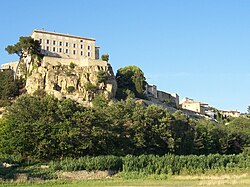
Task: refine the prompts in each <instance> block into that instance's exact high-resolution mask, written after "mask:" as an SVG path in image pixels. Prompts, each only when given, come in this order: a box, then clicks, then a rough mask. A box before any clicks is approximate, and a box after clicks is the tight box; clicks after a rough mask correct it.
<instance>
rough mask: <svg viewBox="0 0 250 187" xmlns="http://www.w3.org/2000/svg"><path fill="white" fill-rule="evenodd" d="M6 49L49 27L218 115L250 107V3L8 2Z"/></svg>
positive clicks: (3, 16) (1, 43)
mask: <svg viewBox="0 0 250 187" xmlns="http://www.w3.org/2000/svg"><path fill="white" fill-rule="evenodd" d="M0 25H1V29H0V64H2V63H5V62H8V61H12V60H17V59H18V57H17V56H15V55H8V54H7V52H6V51H5V50H4V49H5V47H6V46H7V45H10V44H14V43H16V42H17V41H18V38H19V36H28V35H30V34H31V32H32V30H33V29H42V28H44V29H45V30H48V31H56V32H61V33H69V34H72V35H80V36H85V37H93V38H96V41H97V42H96V44H97V45H98V46H100V47H101V51H100V53H101V54H103V53H108V54H109V55H110V63H111V64H112V66H113V69H114V72H116V71H117V69H118V68H121V67H124V66H127V65H136V66H138V67H140V68H141V69H142V70H143V71H144V73H145V76H146V78H147V82H148V83H150V84H155V85H157V86H158V89H159V90H163V91H166V92H176V93H178V94H179V96H180V98H183V97H189V98H193V99H194V100H196V101H202V102H205V103H209V104H211V105H213V106H215V107H216V108H218V109H225V110H238V111H241V112H246V110H247V106H248V105H250V86H249V82H250V1H249V0H171V1H170V0H123V1H122V0H53V1H52V0H41V1H36V0H25V1H17V0H14V1H7V0H4V1H1V6H0Z"/></svg>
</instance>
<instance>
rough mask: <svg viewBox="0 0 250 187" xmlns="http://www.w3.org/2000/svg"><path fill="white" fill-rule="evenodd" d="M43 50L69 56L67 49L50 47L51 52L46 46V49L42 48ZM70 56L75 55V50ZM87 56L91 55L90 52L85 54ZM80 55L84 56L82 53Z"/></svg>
mask: <svg viewBox="0 0 250 187" xmlns="http://www.w3.org/2000/svg"><path fill="white" fill-rule="evenodd" d="M43 49H45V50H47V51H51V52H55V53H56V52H58V53H66V54H70V51H69V49H63V48H56V47H52V48H51V50H50V47H49V46H47V47H46V48H45V47H44V48H43ZM72 54H73V55H76V54H77V50H73V51H72ZM87 54H88V56H90V55H91V53H90V52H88V53H87ZM80 55H81V56H83V55H84V51H80Z"/></svg>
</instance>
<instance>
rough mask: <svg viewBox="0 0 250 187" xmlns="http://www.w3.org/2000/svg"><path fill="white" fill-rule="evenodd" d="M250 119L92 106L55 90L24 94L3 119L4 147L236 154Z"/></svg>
mask: <svg viewBox="0 0 250 187" xmlns="http://www.w3.org/2000/svg"><path fill="white" fill-rule="evenodd" d="M249 128H250V120H249V119H245V118H244V119H242V118H238V119H235V120H232V121H231V122H230V123H229V124H228V125H226V126H225V125H216V124H213V123H212V122H210V121H205V120H204V121H203V120H202V121H194V120H192V119H190V118H189V117H187V116H186V115H184V114H183V113H181V112H180V111H177V112H175V113H174V114H170V113H169V112H168V111H166V110H163V109H162V108H160V107H158V106H155V105H151V106H148V107H146V108H145V107H143V106H142V105H140V104H136V103H135V102H134V101H133V100H126V101H120V102H116V103H110V104H109V105H107V103H106V101H105V100H103V98H100V99H98V100H97V101H96V102H95V105H94V108H84V107H83V106H81V105H79V104H77V103H76V102H74V101H72V100H69V99H65V100H62V101H59V100H57V99H55V98H54V97H52V96H44V97H38V96H28V95H22V96H20V97H19V98H18V99H17V100H16V102H15V103H13V105H11V106H10V107H9V108H8V110H7V113H6V114H5V116H4V117H3V118H2V119H1V120H0V153H1V154H2V157H5V158H6V157H8V155H9V156H10V155H11V156H12V157H13V158H17V160H18V159H19V160H26V161H27V160H40V161H41V160H54V159H60V158H65V157H72V158H78V157H82V156H86V155H93V156H98V155H117V156H124V155H127V154H132V155H141V154H157V155H164V154H166V153H172V154H177V155H189V154H197V155H201V154H210V153H220V154H237V153H240V152H242V150H243V149H244V148H245V147H249V145H250V132H249Z"/></svg>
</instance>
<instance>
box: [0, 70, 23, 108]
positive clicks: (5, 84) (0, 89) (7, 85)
mask: <svg viewBox="0 0 250 187" xmlns="http://www.w3.org/2000/svg"><path fill="white" fill-rule="evenodd" d="M23 87H24V83H23V80H22V79H14V76H13V72H12V70H4V71H0V107H4V106H9V105H10V104H11V102H10V100H11V99H13V98H15V97H16V96H18V95H19V94H21V89H22V88H23Z"/></svg>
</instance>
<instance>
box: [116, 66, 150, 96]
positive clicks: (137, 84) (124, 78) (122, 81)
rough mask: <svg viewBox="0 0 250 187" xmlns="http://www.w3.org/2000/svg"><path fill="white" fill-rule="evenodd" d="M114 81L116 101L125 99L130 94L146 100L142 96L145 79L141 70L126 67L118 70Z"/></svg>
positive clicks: (135, 67) (134, 67)
mask: <svg viewBox="0 0 250 187" xmlns="http://www.w3.org/2000/svg"><path fill="white" fill-rule="evenodd" d="M116 80H117V86H118V89H117V98H118V99H126V98H127V97H128V94H129V93H131V92H132V93H133V94H134V95H135V97H138V98H146V96H145V94H144V92H145V89H146V81H145V80H146V78H145V77H144V73H143V72H142V70H141V69H140V68H138V67H137V66H126V67H124V68H120V69H118V70H117V73H116Z"/></svg>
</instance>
